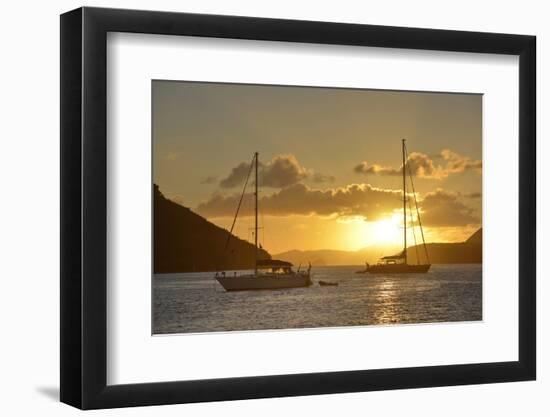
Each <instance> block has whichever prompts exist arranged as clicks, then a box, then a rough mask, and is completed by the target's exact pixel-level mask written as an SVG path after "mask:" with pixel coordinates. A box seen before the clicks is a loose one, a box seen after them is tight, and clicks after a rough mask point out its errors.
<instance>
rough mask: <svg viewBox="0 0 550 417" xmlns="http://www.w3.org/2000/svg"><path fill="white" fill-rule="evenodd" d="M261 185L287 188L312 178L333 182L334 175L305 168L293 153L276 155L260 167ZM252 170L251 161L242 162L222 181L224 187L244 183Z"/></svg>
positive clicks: (320, 181)
mask: <svg viewBox="0 0 550 417" xmlns="http://www.w3.org/2000/svg"><path fill="white" fill-rule="evenodd" d="M258 168H259V169H258V171H259V172H258V177H259V185H260V186H262V187H270V188H285V187H288V186H291V185H294V184H297V183H299V182H300V181H302V180H304V179H306V178H311V179H312V181H313V182H315V183H323V182H331V181H334V177H333V176H330V175H324V174H321V173H318V172H314V171H313V170H311V169H307V168H304V167H303V166H302V165H300V163H299V162H298V160H297V159H296V157H295V156H294V155H292V154H286V155H276V156H274V157H273V158H272V159H271V160H270V161H268V162H267V163H260V164H259V167H258ZM249 170H250V163H247V162H241V163H240V164H239V165H237V166H236V167H234V168H233V169H232V170H231V172H230V173H229V175H228V176H227V177H225V178H224V179H222V180H221V181H220V187H222V188H234V187H237V186H239V185H242V184H243V183H244V181H245V179H246V177H247V175H248V172H249Z"/></svg>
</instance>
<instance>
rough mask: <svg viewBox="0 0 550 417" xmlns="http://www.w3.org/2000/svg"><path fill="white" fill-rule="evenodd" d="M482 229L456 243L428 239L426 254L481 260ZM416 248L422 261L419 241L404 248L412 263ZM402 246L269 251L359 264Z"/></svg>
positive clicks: (293, 258)
mask: <svg viewBox="0 0 550 417" xmlns="http://www.w3.org/2000/svg"><path fill="white" fill-rule="evenodd" d="M482 237H483V235H482V229H479V230H478V231H476V232H475V233H474V234H473V235H472V236H470V238H468V239H467V240H466V241H464V242H460V243H428V244H427V245H426V247H427V250H428V256H429V257H430V262H431V263H432V264H462V263H481V262H482V246H483V245H482V243H483V239H482ZM417 248H418V253H419V258H420V262H421V263H423V262H425V261H426V259H425V255H424V248H423V247H422V245H418V246H412V247H409V248H408V249H407V257H408V261H409V263H416V249H417ZM401 249H402V247H400V246H396V245H384V246H380V245H377V246H370V247H366V248H363V249H359V250H357V251H342V250H331V249H323V250H306V251H301V250H291V251H287V252H283V253H278V254H276V255H273V256H274V257H275V258H277V259H283V260H285V261H288V262H292V263H293V264H295V265H298V264H302V265H307V263H308V262H311V263H312V265H314V266H325V265H362V264H364V263H365V262H369V263H376V262H377V261H378V259H379V258H380V257H381V256H384V255H392V254H394V253H398V252H399V251H400V250H401Z"/></svg>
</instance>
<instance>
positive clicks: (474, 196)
mask: <svg viewBox="0 0 550 417" xmlns="http://www.w3.org/2000/svg"><path fill="white" fill-rule="evenodd" d="M462 195H463V196H464V197H466V198H481V193H478V192H472V193H465V194H462Z"/></svg>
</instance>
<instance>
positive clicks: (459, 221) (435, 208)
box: [420, 188, 481, 227]
mask: <svg viewBox="0 0 550 417" xmlns="http://www.w3.org/2000/svg"><path fill="white" fill-rule="evenodd" d="M459 198H460V194H458V193H455V192H452V191H445V190H442V189H441V188H438V189H437V190H436V191H434V192H431V193H428V194H426V195H425V196H424V198H423V199H422V201H421V202H420V207H421V210H422V211H421V213H422V214H421V219H422V225H425V226H428V227H430V226H431V227H456V226H467V225H469V224H479V223H480V221H481V219H480V218H479V217H478V216H477V215H476V214H475V212H474V210H473V209H472V208H470V207H468V206H466V205H465V204H464V203H462V202H461V201H460V200H459Z"/></svg>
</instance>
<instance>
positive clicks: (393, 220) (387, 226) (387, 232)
mask: <svg viewBox="0 0 550 417" xmlns="http://www.w3.org/2000/svg"><path fill="white" fill-rule="evenodd" d="M372 233H373V240H374V241H375V242H376V243H385V244H388V243H395V244H397V243H399V242H400V240H401V238H402V231H401V225H400V222H399V216H397V215H393V216H392V217H389V218H387V219H381V220H377V221H375V222H373V223H372Z"/></svg>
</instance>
